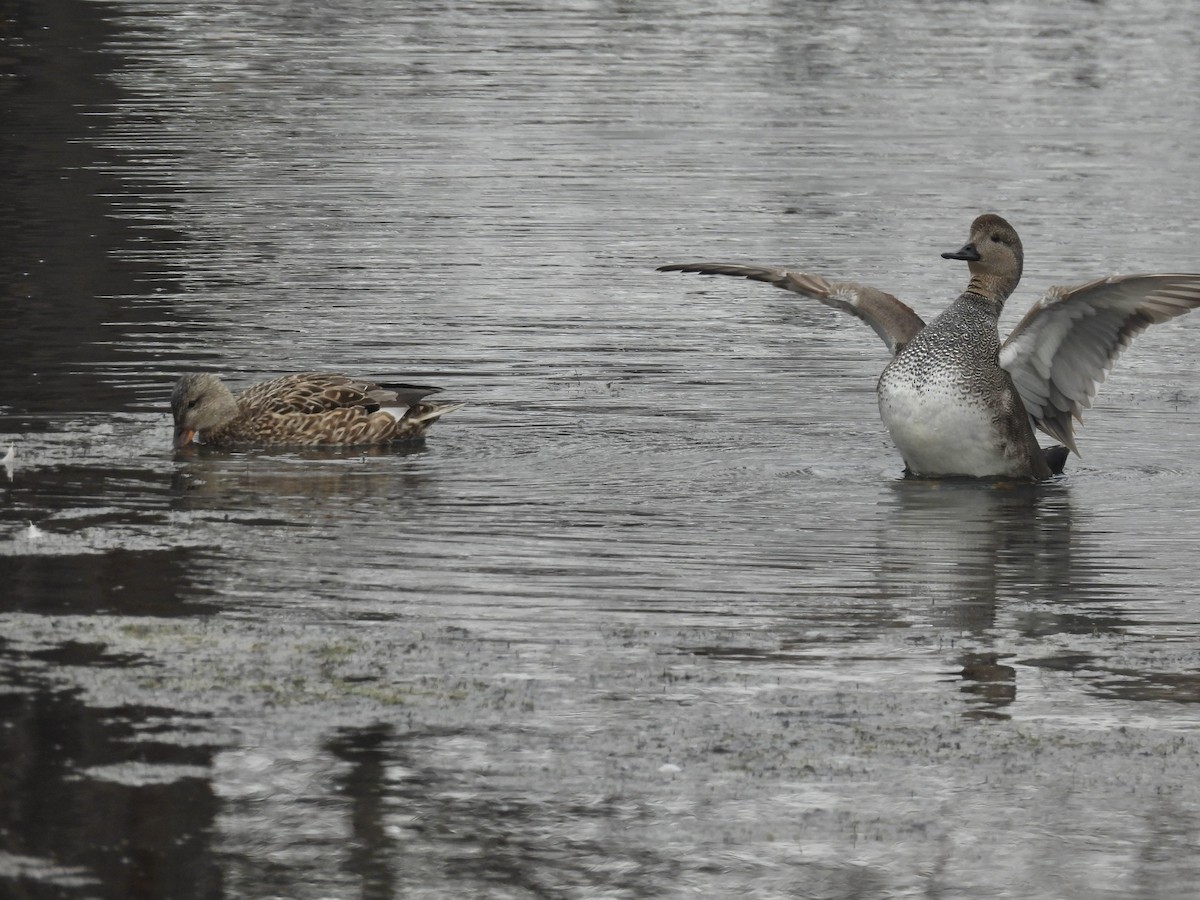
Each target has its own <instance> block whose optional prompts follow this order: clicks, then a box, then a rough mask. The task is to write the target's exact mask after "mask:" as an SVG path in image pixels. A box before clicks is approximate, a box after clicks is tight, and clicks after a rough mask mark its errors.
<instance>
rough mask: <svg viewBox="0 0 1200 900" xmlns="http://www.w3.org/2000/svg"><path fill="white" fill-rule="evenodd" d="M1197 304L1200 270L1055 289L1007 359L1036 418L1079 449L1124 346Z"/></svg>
mask: <svg viewBox="0 0 1200 900" xmlns="http://www.w3.org/2000/svg"><path fill="white" fill-rule="evenodd" d="M1197 306H1200V275H1113V276H1110V277H1108V278H1098V279H1096V280H1095V281H1089V282H1088V283H1087V284H1080V285H1076V286H1074V287H1052V288H1050V290H1049V291H1047V292H1046V295H1045V296H1044V297H1042V298H1041V299H1040V300H1039V301H1038V302H1037V303H1035V304H1034V305H1033V308H1032V309H1030V310H1029V312H1028V313H1026V314H1025V318H1023V319H1022V320H1021V321H1020V322H1019V323H1018V324H1017V327H1016V328H1014V329H1013V331H1012V334H1010V335H1009V336H1008V340H1006V341H1005V342H1004V346H1003V347H1001V348H1000V365H1001V366H1002V367H1003V368H1005V369H1007V370H1008V373H1009V374H1010V375H1012V379H1013V383H1014V384H1015V385H1016V387H1017V391H1018V393H1020V395H1021V399H1022V401H1024V403H1025V408H1026V409H1027V410H1028V411H1029V415H1030V417H1031V418H1032V419H1033V421H1034V424H1035V425H1037V427H1038V428H1040V429H1042V431H1044V432H1046V434H1048V435H1050V436H1051V437H1054V438H1056V439H1057V440H1060V441H1062V442H1063V443H1064V444H1065V445H1066V446H1067V447H1068V448H1070V450H1071V451H1072V452H1074V453H1078V452H1079V451H1078V450H1077V449H1076V448H1075V435H1074V424H1075V421H1079V422H1082V421H1083V411H1084V410H1085V409H1088V408H1089V407H1091V405H1092V398H1093V397H1095V396H1096V390H1097V388H1099V387H1100V385H1101V384H1102V383H1103V382H1104V379H1105V378H1106V377H1107V376H1108V372H1109V370H1110V369H1111V368H1112V366H1113V363H1114V362H1116V360H1117V357H1118V356H1120V355H1121V351H1122V350H1124V349H1125V348H1126V347H1128V346H1129V344H1130V342H1132V341H1133V339H1134V338H1135V337H1136V336H1137V335H1139V334H1141V333H1142V332H1143V331H1145V330H1146V329H1147V328H1148V327H1149V326H1151V325H1154V324H1156V323H1158V322H1165V321H1167V320H1168V319H1173V318H1175V317H1176V316H1181V315H1183V314H1184V313H1186V312H1190V311H1191V310H1193V309H1195V308H1196V307H1197ZM1073 420H1074V421H1073Z"/></svg>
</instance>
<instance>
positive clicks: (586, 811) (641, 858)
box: [328, 724, 670, 900]
mask: <svg viewBox="0 0 1200 900" xmlns="http://www.w3.org/2000/svg"><path fill="white" fill-rule="evenodd" d="M488 738H489V736H488V735H483V734H470V733H466V732H462V731H445V732H438V731H436V730H434V731H422V732H420V733H411V734H406V735H396V734H394V733H393V727H392V726H391V725H389V724H375V725H371V726H368V727H366V728H361V729H342V730H340V731H339V732H338V733H337V735H336V737H334V738H333V739H332V740H331V741H330V742H329V744H328V749H329V750H330V751H331V752H332V753H333V754H334V755H335V756H336V757H338V758H339V759H341V760H342V761H344V762H346V763H348V764H349V765H350V767H351V768H350V771H349V772H347V773H346V774H345V775H343V776H341V777H340V778H339V779H338V790H339V791H340V792H341V793H342V794H344V795H345V796H346V798H347V801H348V803H349V818H350V830H351V833H352V835H353V844H354V846H353V849H352V850H351V852H350V853H349V855H348V859H347V863H346V866H347V868H348V869H350V870H351V871H352V872H353V874H354V875H356V876H357V877H358V878H361V879H362V892H363V893H362V896H363V897H364V898H371V900H376V898H378V900H383V898H392V897H402V896H404V895H405V893H406V888H407V886H410V885H411V886H413V887H416V888H427V887H428V885H431V884H441V885H446V886H447V887H446V895H447V896H464V897H470V896H485V895H487V894H488V893H490V889H492V888H498V891H497V893H505V894H506V895H507V893H511V892H512V890H513V889H515V890H516V892H517V893H519V894H520V895H522V896H533V897H542V896H545V897H557V896H568V895H572V894H573V892H575V891H585V892H589V893H601V894H603V893H612V894H613V895H621V896H626V895H628V896H639V897H641V896H650V895H652V894H655V893H657V892H658V890H657V889H658V887H660V884H661V883H660V879H662V878H663V877H664V875H665V874H666V873H665V872H664V867H666V866H669V865H670V863H669V862H668V861H667V860H664V859H661V858H659V857H657V856H656V855H655V854H654V853H653V851H651V850H649V849H648V848H645V847H636V846H629V837H628V831H627V826H629V825H630V824H631V823H630V822H628V821H625V820H626V819H627V817H628V816H629V814H630V812H631V809H629V808H626V807H623V806H621V805H620V804H618V803H617V802H616V800H613V801H611V802H606V801H604V800H602V799H600V798H599V797H597V798H594V802H587V803H581V802H578V799H577V798H576V799H566V798H556V792H557V790H558V788H556V786H555V783H554V781H553V780H550V781H548V782H547V785H546V791H545V792H544V793H543V794H541V795H540V796H538V795H531V794H530V793H529V791H528V789H527V787H525V788H522V789H521V790H520V791H519V792H517V793H514V792H507V791H505V790H504V787H503V786H504V784H505V779H504V778H503V777H499V776H498V773H496V772H494V771H491V770H490V769H489V770H488V773H487V777H481V773H478V772H474V771H470V769H471V768H473V767H474V765H469V767H468V769H467V770H462V769H457V768H454V767H453V766H450V765H445V766H444V767H439V766H438V765H436V764H435V762H434V760H435V759H439V758H440V759H442V760H443V761H444V762H445V763H449V762H451V761H452V760H454V759H455V755H454V753H453V752H450V753H446V752H445V750H446V749H447V748H450V747H454V746H456V745H460V744H469V745H471V746H473V747H474V748H475V750H474V752H473V753H472V760H471V762H472V763H473V764H478V760H477V759H475V758H474V757H475V755H476V754H477V753H479V752H486V748H487V742H488ZM439 750H440V751H442V752H439ZM502 758H503V755H502V754H500V755H498V756H497V760H499V759H502ZM460 761H462V760H460ZM580 832H583V833H584V834H588V835H590V837H587V838H581V837H580V836H579V835H580ZM614 859H619V860H621V862H620V864H614ZM456 890H457V893H456Z"/></svg>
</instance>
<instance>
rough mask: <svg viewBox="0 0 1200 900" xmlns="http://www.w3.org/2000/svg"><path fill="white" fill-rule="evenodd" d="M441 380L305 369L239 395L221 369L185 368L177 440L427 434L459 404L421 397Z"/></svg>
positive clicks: (257, 442)
mask: <svg viewBox="0 0 1200 900" xmlns="http://www.w3.org/2000/svg"><path fill="white" fill-rule="evenodd" d="M440 390H441V388H435V387H421V386H418V385H412V384H374V383H372V382H369V381H359V380H356V379H354V378H348V377H346V376H345V375H326V374H321V373H316V372H305V373H302V374H299V375H285V376H284V377H282V378H276V379H274V380H273V381H264V382H261V383H259V384H256V385H253V386H252V387H249V388H247V389H246V390H245V391H243V392H242V393H241V394H239V395H238V396H237V397H234V396H233V394H232V393H231V392H230V390H229V388H227V387H226V386H225V384H224V383H223V382H222V381H221V379H220V378H218V377H217V376H216V375H210V374H208V373H193V374H190V375H184V376H183V377H182V378H180V379H179V382H178V383H177V384H176V385H175V390H174V391H173V392H172V394H171V413H172V415H174V417H175V446H176V447H177V448H182V447H186V446H187V445H188V444H190V443H192V442H193V441H196V442H197V443H203V444H208V445H212V446H216V447H235V446H268V445H272V444H274V445H289V446H317V445H330V446H334V445H342V446H349V445H355V444H360V445H361V444H387V443H391V442H393V441H407V440H412V439H414V438H419V437H421V436H422V435H424V434H425V429H427V428H428V427H429V426H430V425H432V424H433V423H434V422H436V421H437V420H438V419H439V418H441V417H442V416H444V415H445V414H446V413H448V412H451V411H452V410H455V409H458V408H459V406H461V404H458V405H455V406H436V405H434V404H432V403H422V402H421V401H422V400H423V399H424V398H425V397H427V396H429V395H430V394H435V393H437V392H438V391H440Z"/></svg>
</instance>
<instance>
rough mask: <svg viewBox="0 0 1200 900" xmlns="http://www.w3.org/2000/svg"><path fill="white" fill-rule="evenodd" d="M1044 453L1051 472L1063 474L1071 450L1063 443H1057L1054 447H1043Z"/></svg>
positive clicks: (1052, 473)
mask: <svg viewBox="0 0 1200 900" xmlns="http://www.w3.org/2000/svg"><path fill="white" fill-rule="evenodd" d="M1042 455H1043V457H1044V458H1045V460H1046V465H1048V466H1049V467H1050V474H1051V475H1061V474H1062V473H1063V468H1064V467H1065V466H1066V465H1067V457H1068V456H1070V455H1071V451H1070V450H1068V449H1067V448H1066V447H1064V446H1063V445H1062V444H1055V445H1054V446H1053V447H1043V448H1042Z"/></svg>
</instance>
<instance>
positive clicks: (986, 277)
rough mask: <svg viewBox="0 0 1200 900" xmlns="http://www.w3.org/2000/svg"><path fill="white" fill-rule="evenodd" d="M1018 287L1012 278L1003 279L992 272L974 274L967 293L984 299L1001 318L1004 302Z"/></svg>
mask: <svg viewBox="0 0 1200 900" xmlns="http://www.w3.org/2000/svg"><path fill="white" fill-rule="evenodd" d="M1016 287H1017V285H1016V282H1014V281H1013V280H1012V279H1011V278H1003V277H1001V276H999V275H996V274H994V273H991V272H972V273H971V283H970V284H968V285H967V293H969V294H975V295H977V296H979V297H982V298H983V299H984V300H985V301H987V304H988V306H990V307H994V309H995V313H996V315H997V316H999V315H1000V311H1001V310H1002V309H1004V301H1005V300H1007V299H1008V296H1009V294H1011V293H1012V292H1013V291H1014V290H1015V289H1016Z"/></svg>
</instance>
